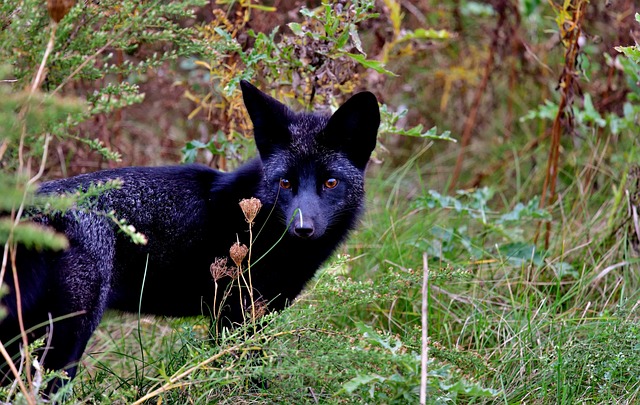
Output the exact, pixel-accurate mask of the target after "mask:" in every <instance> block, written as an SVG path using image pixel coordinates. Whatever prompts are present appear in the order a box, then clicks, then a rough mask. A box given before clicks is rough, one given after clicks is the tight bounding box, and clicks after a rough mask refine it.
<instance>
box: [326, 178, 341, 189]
mask: <svg viewBox="0 0 640 405" xmlns="http://www.w3.org/2000/svg"><path fill="white" fill-rule="evenodd" d="M337 185H338V180H337V179H334V178H333V177H332V178H330V179H327V180H326V181H325V182H324V186H325V187H326V188H335V187H336V186H337Z"/></svg>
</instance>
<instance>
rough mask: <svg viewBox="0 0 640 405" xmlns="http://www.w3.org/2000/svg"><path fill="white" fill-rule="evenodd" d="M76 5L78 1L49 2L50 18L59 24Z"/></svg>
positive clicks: (53, 0) (50, 0)
mask: <svg viewBox="0 0 640 405" xmlns="http://www.w3.org/2000/svg"><path fill="white" fill-rule="evenodd" d="M74 4H76V0H47V8H48V9H49V17H51V19H52V20H53V21H55V22H56V23H59V22H60V20H62V19H63V18H64V16H65V15H67V13H68V12H69V10H71V7H73V6H74Z"/></svg>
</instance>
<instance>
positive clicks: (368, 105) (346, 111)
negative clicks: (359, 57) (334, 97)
mask: <svg viewBox="0 0 640 405" xmlns="http://www.w3.org/2000/svg"><path fill="white" fill-rule="evenodd" d="M379 126H380V108H379V107H378V100H377V99H376V96H374V95H373V93H371V92H368V91H363V92H362V93H358V94H355V95H354V96H352V97H351V98H350V99H349V100H347V101H346V102H345V103H344V104H343V105H342V106H340V108H338V110H337V111H336V112H335V113H334V114H333V115H332V116H331V118H330V119H329V123H328V124H327V127H326V128H325V130H324V133H323V135H322V138H321V139H320V142H322V143H323V144H324V145H326V146H328V147H330V148H332V149H336V150H339V151H343V152H345V153H346V154H347V156H348V157H349V159H350V160H351V161H353V163H354V164H355V165H356V167H358V168H360V169H364V168H365V167H366V165H367V162H368V161H369V157H370V156H371V152H373V149H374V148H375V147H376V139H377V136H378V127H379Z"/></svg>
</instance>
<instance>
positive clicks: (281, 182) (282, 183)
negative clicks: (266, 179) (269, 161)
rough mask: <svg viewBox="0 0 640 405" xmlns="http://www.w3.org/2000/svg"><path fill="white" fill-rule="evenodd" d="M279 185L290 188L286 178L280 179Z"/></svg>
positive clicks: (286, 188)
mask: <svg viewBox="0 0 640 405" xmlns="http://www.w3.org/2000/svg"><path fill="white" fill-rule="evenodd" d="M280 187H282V188H284V189H285V190H288V189H290V188H291V182H290V181H289V180H287V179H280Z"/></svg>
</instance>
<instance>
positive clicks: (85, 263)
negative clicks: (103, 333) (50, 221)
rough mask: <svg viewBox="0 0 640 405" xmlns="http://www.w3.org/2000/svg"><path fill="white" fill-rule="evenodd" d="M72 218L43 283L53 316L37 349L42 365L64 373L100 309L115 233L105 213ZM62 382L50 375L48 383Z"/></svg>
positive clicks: (70, 371) (73, 368) (72, 367)
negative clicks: (65, 243)
mask: <svg viewBox="0 0 640 405" xmlns="http://www.w3.org/2000/svg"><path fill="white" fill-rule="evenodd" d="M73 218H74V220H73V221H70V223H69V224H68V225H67V227H66V229H65V233H66V235H67V237H68V239H69V244H70V248H69V249H68V250H67V251H66V252H65V253H64V255H63V256H62V257H61V259H60V261H59V262H58V263H57V266H56V267H57V268H56V269H55V270H54V274H53V277H52V283H51V286H50V288H49V289H48V300H47V301H48V303H49V308H47V311H48V315H49V316H50V317H51V319H53V322H51V323H50V325H49V326H48V338H47V339H48V340H46V341H45V342H50V344H48V345H47V348H46V349H45V352H44V353H43V355H42V362H43V366H44V367H45V368H46V369H53V370H65V371H66V372H67V375H68V376H69V377H70V378H73V377H74V376H75V375H76V372H77V369H78V362H79V361H80V358H81V356H82V353H83V352H84V349H85V347H86V345H87V343H88V341H89V338H90V337H91V335H92V334H93V332H94V331H95V329H96V328H97V327H98V324H99V323H100V320H101V319H102V315H103V314H104V311H105V309H106V306H107V301H108V298H109V292H110V288H111V278H112V273H113V258H114V254H115V235H114V231H113V230H112V229H111V227H110V224H109V223H108V220H107V219H106V218H104V217H100V216H97V215H95V214H87V213H84V214H76V215H75V216H74V217H73ZM56 318H64V319H59V320H56ZM63 383H64V381H61V380H56V381H54V382H53V383H51V384H50V386H49V387H48V389H49V391H51V392H55V391H56V390H57V389H58V388H59V387H60V386H61V385H62V384H63Z"/></svg>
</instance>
